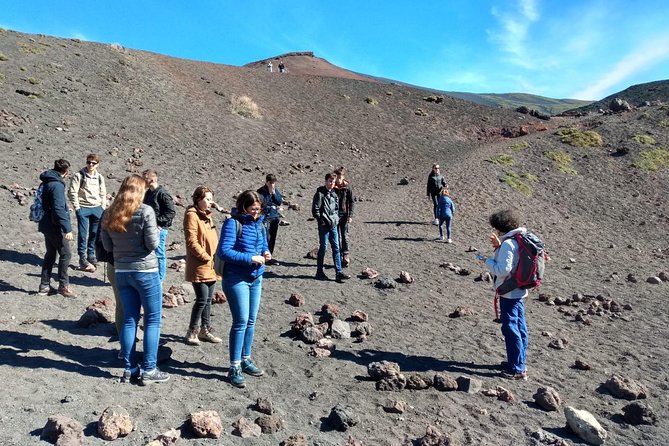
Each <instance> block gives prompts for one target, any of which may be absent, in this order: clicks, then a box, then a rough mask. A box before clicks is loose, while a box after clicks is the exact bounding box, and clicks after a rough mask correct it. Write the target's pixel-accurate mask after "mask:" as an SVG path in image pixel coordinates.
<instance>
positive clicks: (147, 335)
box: [116, 272, 163, 371]
mask: <svg viewBox="0 0 669 446" xmlns="http://www.w3.org/2000/svg"><path fill="white" fill-rule="evenodd" d="M116 286H117V287H118V292H119V295H120V297H121V303H122V304H123V326H122V328H121V333H120V341H121V352H122V354H123V361H124V362H125V368H126V370H133V369H134V368H135V367H137V365H138V362H137V360H136V358H135V356H136V353H135V350H136V346H137V343H136V341H135V335H136V334H137V326H138V325H139V313H140V310H141V308H142V307H143V308H144V348H143V351H144V364H143V369H144V370H145V371H151V370H153V369H155V368H156V360H157V357H158V340H159V338H160V318H161V317H162V312H163V296H162V294H163V293H162V286H161V283H160V278H159V277H158V273H157V272H151V273H146V272H128V273H124V272H117V273H116Z"/></svg>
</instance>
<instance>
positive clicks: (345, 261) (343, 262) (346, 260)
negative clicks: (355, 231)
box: [341, 254, 351, 268]
mask: <svg viewBox="0 0 669 446" xmlns="http://www.w3.org/2000/svg"><path fill="white" fill-rule="evenodd" d="M350 264H351V259H349V257H348V254H344V256H343V257H342V258H341V266H342V267H343V268H348V266H349V265H350Z"/></svg>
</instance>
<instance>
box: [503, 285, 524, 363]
mask: <svg viewBox="0 0 669 446" xmlns="http://www.w3.org/2000/svg"><path fill="white" fill-rule="evenodd" d="M499 310H500V313H501V318H502V334H503V335H504V342H505V343H506V359H507V362H508V363H509V368H510V369H511V371H512V372H514V373H520V372H524V371H526V370H527V365H526V364H525V356H526V354H527V344H528V334H527V324H526V323H525V304H524V301H523V299H506V298H504V297H501V298H500V299H499Z"/></svg>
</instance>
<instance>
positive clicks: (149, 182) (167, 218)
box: [142, 169, 177, 282]
mask: <svg viewBox="0 0 669 446" xmlns="http://www.w3.org/2000/svg"><path fill="white" fill-rule="evenodd" d="M142 175H143V176H144V181H145V182H146V187H147V190H146V195H144V204H148V205H149V206H151V207H152V208H153V212H155V214H156V223H157V224H158V229H159V230H160V243H159V244H158V247H157V248H156V257H158V275H159V276H160V281H161V282H162V281H163V279H164V278H165V273H166V272H167V257H166V256H165V244H166V243H167V233H168V229H169V228H170V226H172V220H174V216H175V215H176V214H177V211H176V209H175V208H174V199H173V198H172V195H170V193H169V192H167V190H165V188H164V187H163V186H161V185H160V184H158V172H156V171H155V170H153V169H147V170H145V171H144V172H142Z"/></svg>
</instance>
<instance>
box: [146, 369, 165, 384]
mask: <svg viewBox="0 0 669 446" xmlns="http://www.w3.org/2000/svg"><path fill="white" fill-rule="evenodd" d="M169 379H170V375H169V374H168V373H165V372H161V371H160V370H158V368H157V367H156V368H155V369H153V370H151V371H150V372H143V373H142V380H141V381H140V384H141V385H143V386H148V385H149V384H153V383H164V382H165V381H168V380H169Z"/></svg>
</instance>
